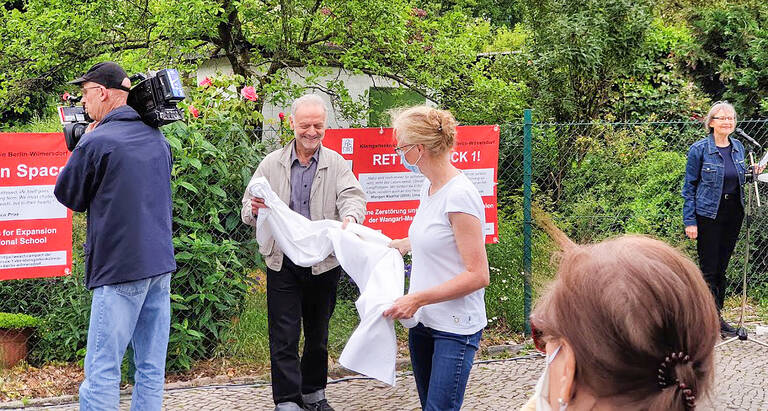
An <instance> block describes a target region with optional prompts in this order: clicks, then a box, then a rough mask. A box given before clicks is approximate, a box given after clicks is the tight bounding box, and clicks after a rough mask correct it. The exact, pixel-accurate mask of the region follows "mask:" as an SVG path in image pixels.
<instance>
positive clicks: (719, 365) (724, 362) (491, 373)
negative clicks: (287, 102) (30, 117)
mask: <svg viewBox="0 0 768 411" xmlns="http://www.w3.org/2000/svg"><path fill="white" fill-rule="evenodd" d="M715 361H716V376H715V389H714V392H713V394H712V396H711V398H709V399H706V398H702V399H700V400H699V401H698V404H697V405H698V406H697V409H702V410H713V409H717V410H725V409H740V410H744V409H746V410H768V348H766V347H764V346H761V345H758V344H755V343H752V342H750V341H734V342H732V343H729V344H727V345H725V346H721V347H718V348H717V349H716V359H715ZM543 367H544V360H543V357H541V356H534V357H527V358H519V359H507V360H500V361H492V362H484V363H483V362H481V363H476V364H475V366H474V367H473V369H472V372H471V374H470V377H469V382H468V384H467V391H466V394H465V398H464V407H463V408H464V409H467V410H500V409H518V408H519V407H520V406H521V405H522V404H524V403H525V402H526V401H527V400H528V398H529V397H530V395H531V394H533V389H534V386H535V385H536V381H537V380H538V378H539V376H540V375H541V372H542V371H543ZM326 395H327V397H328V399H329V402H330V404H331V405H332V406H333V407H334V408H335V409H337V410H340V411H343V410H418V409H419V398H418V394H417V392H416V386H415V384H414V381H413V376H412V375H411V374H410V373H401V374H399V376H398V377H397V381H396V385H395V386H394V387H390V386H388V385H386V384H382V383H380V382H377V381H374V380H370V379H365V378H361V377H348V378H342V379H339V380H333V381H331V382H330V383H329V384H328V388H327V389H326ZM129 407H130V396H123V397H122V399H121V403H120V409H121V410H128V409H129ZM273 407H274V404H273V402H272V391H271V387H270V386H269V385H252V384H249V385H231V386H208V387H195V388H183V389H174V390H166V392H165V399H164V408H165V409H168V410H194V411H203V410H270V409H272V408H273ZM27 409H30V408H27ZM38 409H40V408H38ZM44 409H46V410H57V411H72V410H77V409H78V407H77V404H64V405H60V406H56V407H45V408H44Z"/></svg>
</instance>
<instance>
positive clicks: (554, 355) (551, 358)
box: [546, 345, 563, 365]
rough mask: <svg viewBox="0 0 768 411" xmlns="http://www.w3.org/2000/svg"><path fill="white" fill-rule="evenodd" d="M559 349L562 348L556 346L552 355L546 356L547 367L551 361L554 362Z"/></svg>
mask: <svg viewBox="0 0 768 411" xmlns="http://www.w3.org/2000/svg"><path fill="white" fill-rule="evenodd" d="M561 348H563V346H562V345H560V346H558V347H557V348H555V351H554V352H553V353H552V355H547V356H546V361H547V365H549V364H550V363H552V361H554V360H555V357H557V353H559V352H560V349H561Z"/></svg>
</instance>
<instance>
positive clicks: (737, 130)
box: [736, 127, 763, 148]
mask: <svg viewBox="0 0 768 411" xmlns="http://www.w3.org/2000/svg"><path fill="white" fill-rule="evenodd" d="M736 134H738V135H740V136H742V137H744V139H745V140H747V141H749V142H750V143H752V144H754V145H756V146H758V147H760V148H763V146H761V145H760V143H758V142H757V141H755V139H754V138H752V137H750V136H749V134H747V133H745V132H744V130H742V129H740V128H738V127H737V128H736Z"/></svg>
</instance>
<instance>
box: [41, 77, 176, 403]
mask: <svg viewBox="0 0 768 411" xmlns="http://www.w3.org/2000/svg"><path fill="white" fill-rule="evenodd" d="M70 83H71V84H76V85H79V86H80V87H81V89H82V95H83V97H82V102H83V106H84V107H85V110H86V112H87V113H88V115H89V116H90V118H91V119H93V120H94V123H92V124H90V125H89V126H88V129H87V132H86V133H85V134H83V136H82V138H81V139H80V141H79V142H78V143H77V146H76V147H75V148H74V150H73V151H72V156H71V157H70V159H69V161H68V162H67V165H66V166H65V167H64V169H63V170H62V171H61V173H60V174H59V177H58V180H57V181H56V187H55V190H54V193H55V195H56V198H57V199H58V200H59V202H61V203H62V204H64V205H65V206H67V207H68V208H70V209H72V210H74V211H80V212H82V211H86V210H87V212H88V215H87V222H88V228H87V237H86V243H85V245H84V249H85V250H84V251H85V285H86V287H88V288H89V289H91V290H93V301H92V304H91V316H90V325H89V327H88V346H87V353H86V356H85V380H84V381H83V383H82V384H81V385H80V392H79V393H80V408H81V409H82V410H92V409H94V410H95V409H98V410H102V409H117V407H118V404H119V401H120V391H119V389H120V364H121V362H122V358H123V355H124V354H125V350H126V348H127V346H128V344H129V343H130V344H131V345H132V346H133V350H134V360H135V364H136V375H135V381H136V384H135V386H134V389H133V396H132V403H131V409H136V410H159V409H161V407H162V400H163V384H164V381H165V359H166V351H167V347H168V334H169V331H170V282H171V272H173V271H174V270H175V269H176V261H175V259H174V251H173V241H172V231H171V209H172V201H171V152H170V146H169V145H168V142H167V141H166V140H165V138H164V136H163V134H162V133H161V132H160V130H159V129H157V128H153V127H150V126H149V125H147V124H145V123H144V122H142V120H141V118H140V116H139V114H138V113H137V112H136V110H134V109H133V108H131V107H130V106H128V105H127V104H126V102H127V99H128V91H129V90H130V86H131V83H130V80H129V79H128V76H127V75H126V73H125V71H124V70H123V69H122V68H121V67H120V66H119V65H117V64H115V63H112V62H104V63H98V64H96V65H94V66H93V67H91V69H90V70H88V72H87V73H85V74H84V75H83V76H82V77H80V78H78V79H76V80H74V81H71V82H70Z"/></svg>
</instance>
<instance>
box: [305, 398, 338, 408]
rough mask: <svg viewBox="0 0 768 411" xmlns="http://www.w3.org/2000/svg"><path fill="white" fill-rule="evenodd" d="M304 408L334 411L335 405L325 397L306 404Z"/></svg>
mask: <svg viewBox="0 0 768 411" xmlns="http://www.w3.org/2000/svg"><path fill="white" fill-rule="evenodd" d="M304 409H305V410H307V411H333V407H331V405H330V404H328V400H325V399H323V400H320V401H318V402H313V403H311V404H304Z"/></svg>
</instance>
